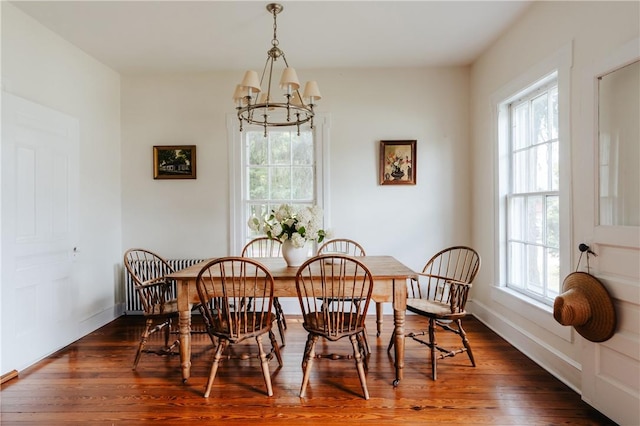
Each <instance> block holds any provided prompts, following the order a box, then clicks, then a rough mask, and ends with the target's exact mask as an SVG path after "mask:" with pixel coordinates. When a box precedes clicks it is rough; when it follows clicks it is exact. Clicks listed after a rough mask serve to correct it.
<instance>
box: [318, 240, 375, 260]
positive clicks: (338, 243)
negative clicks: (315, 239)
mask: <svg viewBox="0 0 640 426" xmlns="http://www.w3.org/2000/svg"><path fill="white" fill-rule="evenodd" d="M330 253H339V254H346V255H349V256H365V255H366V253H365V252H364V248H363V247H362V246H361V245H360V244H358V243H357V242H355V241H353V240H350V239H348V238H334V239H332V240H329V241H327V242H325V243H324V244H322V245H321V246H320V247H319V248H318V251H317V254H330Z"/></svg>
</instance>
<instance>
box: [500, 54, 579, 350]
mask: <svg viewBox="0 0 640 426" xmlns="http://www.w3.org/2000/svg"><path fill="white" fill-rule="evenodd" d="M572 50H573V46H572V43H568V44H566V45H564V46H562V48H560V49H559V50H558V51H557V52H555V53H554V54H553V55H551V56H549V57H548V58H546V59H544V60H542V61H540V62H538V63H536V64H533V65H530V66H528V67H527V69H526V71H524V72H523V73H522V75H520V76H518V77H517V78H515V79H514V80H512V81H511V82H509V83H508V84H506V85H505V86H503V87H502V88H500V89H498V90H497V91H496V92H495V93H493V95H492V96H491V105H492V110H493V112H494V115H493V116H492V123H493V124H492V128H493V130H494V141H495V144H494V148H495V151H494V159H495V162H496V167H495V168H494V173H495V174H494V176H495V180H494V182H495V194H496V196H495V214H494V221H495V236H496V238H495V240H494V241H495V244H494V253H495V256H494V262H495V263H494V264H495V271H496V278H495V282H494V284H493V286H492V287H493V289H494V290H493V291H492V298H493V299H494V300H496V301H498V303H502V304H505V303H507V305H508V306H514V307H515V306H522V307H521V308H519V309H518V312H519V313H520V314H521V315H524V316H527V317H531V318H537V319H539V320H541V325H543V324H544V325H543V326H545V328H547V329H553V330H554V333H556V334H558V335H560V336H561V337H562V338H564V339H569V338H570V336H569V335H566V333H564V332H563V329H561V328H560V329H558V328H557V327H554V322H553V318H549V317H548V314H549V313H552V311H553V306H552V304H551V305H550V304H549V303H542V302H540V301H539V300H537V299H534V298H532V297H530V296H528V295H526V294H524V293H521V292H517V291H515V290H514V289H512V288H508V287H507V281H508V275H507V272H508V271H507V261H508V256H507V249H508V245H507V232H506V224H507V220H508V216H507V199H506V196H507V194H508V193H509V184H510V180H509V179H510V175H509V167H508V162H507V161H505V160H506V159H508V156H509V150H508V147H509V146H508V143H506V141H508V138H509V120H508V114H509V111H508V109H507V105H508V103H510V102H513V101H514V100H516V99H518V98H519V97H520V96H521V95H522V94H523V92H524V91H525V90H526V89H527V88H531V87H534V86H541V85H543V84H545V83H547V82H548V81H549V79H550V78H551V77H552V76H553V74H554V73H556V74H557V83H558V139H559V140H560V141H561V142H560V145H559V153H558V155H559V163H560V165H561V166H562V167H561V169H560V177H559V179H560V182H559V196H560V198H559V209H560V214H559V246H560V249H559V256H560V272H559V273H560V277H561V278H560V280H561V282H560V286H562V277H565V276H566V275H568V274H569V273H570V272H571V270H572V266H571V265H572V264H573V259H574V256H573V253H572V251H571V241H572V224H571V222H572V220H571V217H572V216H571V150H570V145H571V132H570V124H571V122H570V102H571V99H570V87H571V65H572ZM527 306H528V307H531V308H534V309H533V310H528V309H524V307H527ZM538 312H540V313H542V312H545V313H546V314H543V315H538Z"/></svg>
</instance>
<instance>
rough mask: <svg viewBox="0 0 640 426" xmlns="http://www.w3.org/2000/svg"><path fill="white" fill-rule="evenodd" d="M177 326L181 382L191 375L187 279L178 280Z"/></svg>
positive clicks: (189, 312) (189, 311)
mask: <svg viewBox="0 0 640 426" xmlns="http://www.w3.org/2000/svg"><path fill="white" fill-rule="evenodd" d="M177 290H178V291H177V293H178V294H177V296H178V297H177V299H178V327H179V333H180V335H179V340H180V369H181V370H182V382H183V383H185V382H186V381H187V380H188V379H189V376H190V375H191V309H190V307H189V281H188V280H183V281H178V285H177Z"/></svg>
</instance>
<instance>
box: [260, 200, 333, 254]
mask: <svg viewBox="0 0 640 426" xmlns="http://www.w3.org/2000/svg"><path fill="white" fill-rule="evenodd" d="M248 225H249V229H251V230H252V231H256V232H258V233H264V234H266V235H267V236H269V237H271V238H277V239H279V240H280V241H282V242H284V241H286V240H291V243H292V245H293V246H294V247H298V248H299V247H304V245H305V244H306V243H307V241H318V242H319V243H320V242H322V240H324V238H325V237H326V235H327V234H326V232H325V231H324V229H322V209H321V208H320V207H318V206H313V207H308V206H307V207H297V206H291V205H289V204H282V205H281V206H280V207H278V209H277V210H272V211H271V213H270V214H269V215H268V216H267V217H265V218H264V219H263V220H260V219H258V218H257V217H255V216H252V217H251V218H250V219H249V222H248Z"/></svg>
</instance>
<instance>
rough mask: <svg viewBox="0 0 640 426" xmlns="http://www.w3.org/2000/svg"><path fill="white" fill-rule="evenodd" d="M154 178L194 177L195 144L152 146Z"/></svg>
mask: <svg viewBox="0 0 640 426" xmlns="http://www.w3.org/2000/svg"><path fill="white" fill-rule="evenodd" d="M153 178H154V179H195V178H196V146H195V145H156V146H154V147H153Z"/></svg>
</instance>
